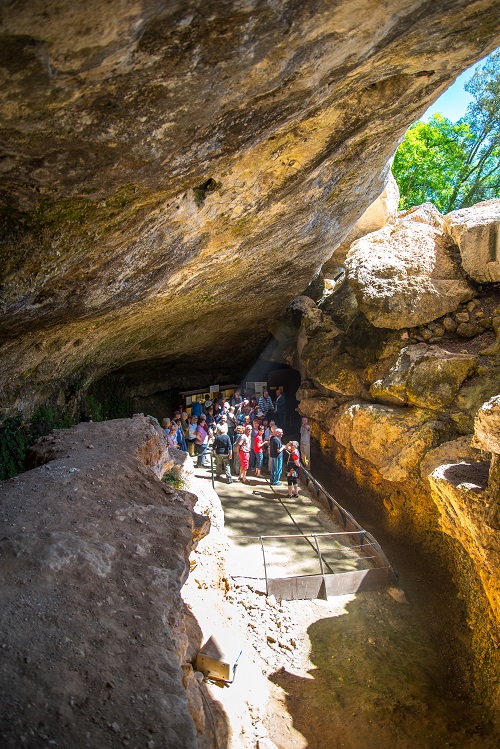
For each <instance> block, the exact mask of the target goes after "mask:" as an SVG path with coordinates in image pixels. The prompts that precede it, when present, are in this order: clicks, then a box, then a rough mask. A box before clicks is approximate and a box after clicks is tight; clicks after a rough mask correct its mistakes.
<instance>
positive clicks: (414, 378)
mask: <svg viewBox="0 0 500 749" xmlns="http://www.w3.org/2000/svg"><path fill="white" fill-rule="evenodd" d="M457 223H459V224H460V227H461V234H460V236H459V233H458V231H453V230H452V229H451V228H450V227H453V226H454V225H455V224H457ZM499 225H500V200H491V201H485V202H484V203H480V204H478V205H476V206H472V207H471V208H468V209H463V210H462V211H456V212H453V213H450V214H448V215H447V216H446V217H444V219H443V217H442V216H440V214H439V213H438V211H437V210H436V209H435V208H434V207H433V206H432V205H430V204H426V205H424V206H420V207H418V208H415V209H411V210H410V211H407V212H403V213H400V214H399V215H396V216H394V215H393V216H392V218H388V219H387V223H386V225H385V226H383V227H381V228H379V229H378V230H376V231H374V232H371V233H369V234H367V235H365V236H364V237H362V238H361V239H359V238H358V239H357V240H356V241H354V242H353V243H352V244H351V246H350V248H349V249H348V251H347V255H346V258H345V267H346V274H345V277H344V278H343V279H342V280H341V281H340V282H339V285H338V287H337V288H334V289H333V291H332V293H331V294H330V295H329V296H327V297H325V298H323V299H322V300H321V301H320V303H319V304H316V303H315V302H314V301H313V300H312V299H310V298H306V297H299V298H297V299H296V300H294V302H292V304H291V305H290V306H289V308H288V310H287V311H286V313H285V315H284V316H283V317H282V318H281V320H280V322H279V324H277V325H276V326H275V333H276V337H277V345H276V351H275V354H276V356H281V357H283V358H284V359H285V358H286V359H290V357H291V356H294V357H295V361H296V363H297V367H298V368H299V369H300V371H301V373H302V385H301V388H300V389H299V391H298V393H297V397H298V398H299V400H300V404H299V411H300V413H301V414H302V415H303V416H306V417H307V418H309V420H310V423H311V426H312V434H313V437H314V438H315V443H316V445H317V446H318V447H319V448H320V450H321V455H322V457H323V458H324V459H325V460H326V461H327V463H328V464H329V465H331V466H332V468H333V470H335V472H336V473H337V475H340V476H342V477H343V479H344V480H345V481H346V482H347V484H348V485H349V486H350V487H351V489H354V493H355V494H356V495H357V496H359V497H362V500H363V503H365V504H366V506H368V507H369V508H370V509H371V512H372V514H373V516H374V517H375V518H376V523H378V524H381V525H383V526H384V527H385V528H386V530H387V531H388V532H389V533H390V534H391V535H393V536H394V537H395V538H397V539H400V540H401V539H406V540H407V541H409V542H410V543H411V544H418V545H419V546H420V547H421V548H423V549H424V550H425V553H426V554H427V555H428V556H429V559H431V560H435V562H436V563H437V564H442V565H444V567H445V568H446V569H447V571H448V574H449V575H450V577H451V578H452V579H453V580H454V582H455V584H456V587H457V595H458V597H460V599H462V603H463V606H464V608H465V617H466V621H467V625H468V633H462V635H463V636H464V637H465V636H467V637H468V638H469V639H470V642H471V644H472V649H473V652H474V665H473V672H474V673H473V681H474V685H475V689H476V693H477V695H478V697H479V699H480V700H483V701H484V702H485V703H486V704H488V705H489V706H490V708H491V709H492V710H493V711H494V712H498V711H499V710H500V692H499V690H498V684H499V676H500V657H499V653H500V639H499V631H500V543H499V536H498V531H499V529H500V522H499V508H500V490H499V482H498V477H499V468H498V466H499V458H498V455H499V452H498V451H499V450H500V396H499V395H498V393H499V392H500V286H499V284H498V283H497V282H496V281H495V282H493V281H492V282H487V283H484V282H483V279H484V278H485V277H486V276H485V272H486V270H487V269H488V268H489V267H490V266H491V265H495V268H496V266H497V265H498V259H496V260H494V259H493V260H492V258H491V255H489V254H488V253H486V254H485V255H484V262H483V263H482V264H480V265H481V267H477V268H476V269H475V271H474V275H475V277H472V276H470V275H468V274H466V273H465V272H464V267H463V266H464V264H465V263H466V262H467V259H468V257H469V256H470V254H472V255H473V256H474V257H475V258H476V262H478V261H477V259H478V258H481V257H483V251H484V249H485V244H484V240H481V237H482V236H484V237H486V242H489V236H490V234H491V233H492V232H493V233H494V234H495V233H496V231H497V230H498V226H499ZM452 231H453V235H454V237H455V238H456V241H457V242H458V244H455V241H454V239H453V237H452V236H451V232H452ZM292 342H294V343H295V348H293V347H292Z"/></svg>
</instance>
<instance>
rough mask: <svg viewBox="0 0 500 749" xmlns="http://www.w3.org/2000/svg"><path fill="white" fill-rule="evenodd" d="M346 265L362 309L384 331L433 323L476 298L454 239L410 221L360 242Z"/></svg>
mask: <svg viewBox="0 0 500 749" xmlns="http://www.w3.org/2000/svg"><path fill="white" fill-rule="evenodd" d="M345 264H346V268H347V272H348V279H349V282H350V284H351V286H352V287H353V289H354V292H355V293H356V298H357V300H358V304H359V307H360V309H361V311H362V312H363V313H364V314H365V315H366V317H367V319H368V320H369V321H370V322H371V323H372V324H373V325H376V326H377V327H380V328H395V329H401V328H405V327H408V326H410V327H411V326H415V325H421V324H423V323H427V322H430V321H431V320H435V319H436V318H437V317H441V316H442V315H445V314H446V313H448V312H454V311H455V310H456V309H457V307H458V306H459V304H460V303H461V302H465V301H468V300H469V299H472V297H473V296H474V289H473V288H472V286H471V285H470V284H469V283H468V282H467V281H466V279H465V278H464V277H463V273H462V272H461V269H460V267H459V265H458V264H457V262H456V258H455V257H454V254H453V244H452V243H451V242H450V240H449V238H448V237H447V236H446V235H444V234H443V232H441V231H439V230H438V229H436V228H434V227H433V226H431V225H430V224H427V223H421V222H418V221H414V220H411V217H410V220H405V219H404V218H403V219H400V220H399V221H398V222H396V223H394V224H392V225H388V226H386V227H384V228H383V229H380V230H379V231H377V232H373V233H372V234H368V235H367V236H366V237H363V238H362V239H359V240H358V241H357V242H355V243H354V244H353V245H351V249H350V250H349V253H348V255H347V258H346V263H345Z"/></svg>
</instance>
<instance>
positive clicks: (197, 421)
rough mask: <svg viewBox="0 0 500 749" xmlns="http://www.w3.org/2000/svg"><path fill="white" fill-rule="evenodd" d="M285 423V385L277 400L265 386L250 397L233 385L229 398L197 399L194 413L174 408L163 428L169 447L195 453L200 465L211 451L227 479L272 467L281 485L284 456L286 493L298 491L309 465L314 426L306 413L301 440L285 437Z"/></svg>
mask: <svg viewBox="0 0 500 749" xmlns="http://www.w3.org/2000/svg"><path fill="white" fill-rule="evenodd" d="M285 422H286V401H285V396H284V395H283V393H282V392H281V390H279V389H278V390H276V398H275V400H274V401H273V399H272V398H271V396H270V395H269V392H268V391H267V390H264V392H263V394H262V395H261V396H260V397H257V396H251V397H249V398H244V397H243V396H242V394H241V391H240V390H235V392H234V394H233V395H232V396H231V398H230V399H229V400H228V399H227V398H224V397H221V398H214V399H213V401H212V400H211V399H207V400H205V402H204V403H201V402H200V401H198V400H197V399H196V398H195V399H194V401H193V403H192V405H191V415H190V416H188V414H187V413H186V412H185V411H181V410H179V411H176V412H175V413H174V416H173V418H172V419H163V427H164V430H165V433H166V436H167V441H168V444H169V446H170V447H175V448H178V449H180V450H186V451H187V452H189V454H190V455H191V456H193V457H196V460H197V462H196V465H197V467H202V466H203V465H205V464H206V462H207V458H208V456H209V454H210V451H212V453H213V456H214V460H215V470H216V473H217V475H218V476H220V475H222V474H224V475H225V476H226V479H227V481H228V483H231V482H232V481H233V475H234V476H237V477H238V479H239V480H240V481H241V482H242V483H248V479H247V472H249V471H251V472H253V473H254V475H255V476H257V477H259V476H262V473H263V472H269V474H270V483H271V485H272V486H280V485H281V477H282V473H283V464H284V456H286V477H287V484H288V494H289V496H292V493H293V494H295V495H297V493H298V483H297V479H298V475H299V467H300V465H301V463H302V465H303V466H305V467H306V468H310V425H309V423H308V420H307V419H306V418H305V417H304V418H303V419H302V423H301V427H300V443H299V442H298V441H295V440H289V441H285V440H284V439H283V434H284V431H283V430H284V427H285Z"/></svg>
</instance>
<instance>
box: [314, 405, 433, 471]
mask: <svg viewBox="0 0 500 749" xmlns="http://www.w3.org/2000/svg"><path fill="white" fill-rule="evenodd" d="M327 428H328V431H329V432H330V434H332V435H333V436H334V437H335V439H336V440H337V442H340V444H341V445H343V446H344V447H347V448H350V449H352V450H353V451H354V452H355V453H356V454H357V455H359V456H360V457H361V458H364V459H365V460H367V461H368V462H369V463H371V464H372V465H374V466H375V467H376V468H377V470H378V471H379V472H380V474H381V475H382V476H383V477H384V478H385V479H387V480H389V481H395V482H399V481H404V480H405V479H406V478H408V476H409V475H410V474H411V473H412V472H414V471H415V470H416V469H417V468H418V465H419V463H420V461H421V459H422V457H423V455H424V454H425V452H426V451H427V450H429V448H430V447H432V446H434V445H435V444H436V443H437V442H438V441H439V439H440V438H441V436H442V435H443V433H444V432H445V427H444V425H443V424H442V423H440V422H439V421H438V420H435V418H434V415H433V414H432V412H429V411H424V410H421V409H408V408H397V407H392V408H391V407H390V406H383V405H376V404H372V403H362V402H355V403H351V404H346V405H345V406H341V407H340V408H339V409H338V412H337V414H336V415H335V417H334V419H333V421H332V422H330V424H329V425H328V427H327Z"/></svg>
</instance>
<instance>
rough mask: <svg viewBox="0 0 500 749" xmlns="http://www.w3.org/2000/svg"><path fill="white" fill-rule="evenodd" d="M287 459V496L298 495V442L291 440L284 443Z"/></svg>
mask: <svg viewBox="0 0 500 749" xmlns="http://www.w3.org/2000/svg"><path fill="white" fill-rule="evenodd" d="M286 451H287V453H288V460H287V463H286V481H287V484H288V496H289V497H292V496H294V497H298V496H299V485H298V478H299V468H300V450H299V443H298V442H295V441H292V442H288V443H287V445H286ZM292 490H293V495H292Z"/></svg>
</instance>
